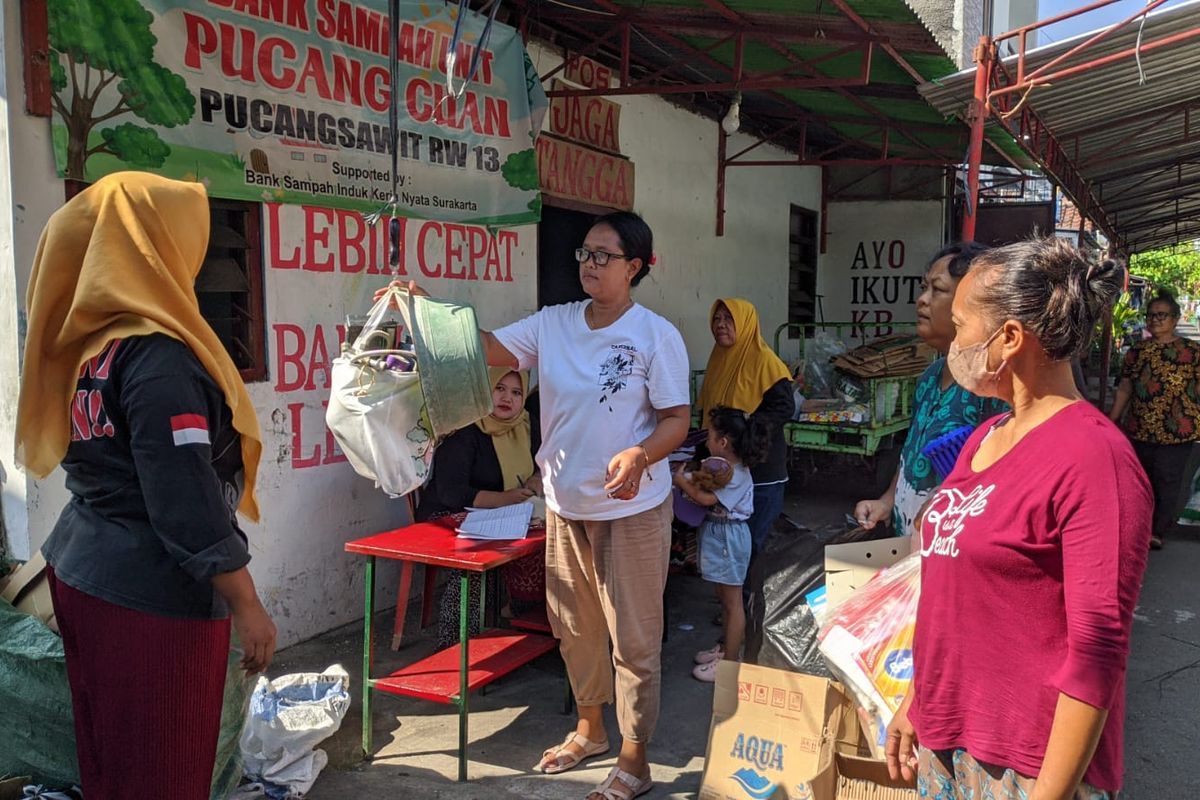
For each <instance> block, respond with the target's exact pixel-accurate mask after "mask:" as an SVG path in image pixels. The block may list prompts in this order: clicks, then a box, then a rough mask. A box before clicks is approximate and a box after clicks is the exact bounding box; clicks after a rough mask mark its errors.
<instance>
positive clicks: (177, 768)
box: [17, 172, 275, 800]
mask: <svg viewBox="0 0 1200 800" xmlns="http://www.w3.org/2000/svg"><path fill="white" fill-rule="evenodd" d="M208 227H209V211H208V198H207V196H206V193H205V191H204V187H203V186H201V185H200V184H197V183H182V182H179V181H172V180H167V179H165V178H159V177H156V176H154V175H149V174H146V173H138V172H121V173H116V174H113V175H109V176H108V177H105V178H102V179H101V180H99V181H97V182H96V183H95V185H93V186H92V187H90V188H88V189H86V190H85V191H83V192H82V193H80V194H79V195H77V196H76V197H75V198H73V199H72V200H71V201H70V202H68V203H67V204H66V205H65V206H63V207H62V208H61V209H59V210H58V211H57V212H56V213H55V214H54V216H52V217H51V218H50V221H49V223H47V225H46V229H45V231H44V232H43V233H42V240H41V243H40V245H39V246H38V253H37V259H36V261H35V263H34V267H33V275H32V277H31V279H30V284H29V295H28V298H27V303H28V308H29V333H28V336H27V338H26V343H25V360H24V368H23V371H22V384H21V397H20V405H19V408H18V413H17V455H18V458H19V459H20V461H21V463H22V464H24V465H25V467H26V469H28V470H29V471H30V472H31V473H33V474H34V475H37V476H38V477H44V476H45V475H47V474H48V473H49V472H50V471H51V470H53V469H54V468H55V467H57V466H60V465H61V466H62V468H63V471H64V472H66V476H67V481H66V482H67V488H68V489H69V490H70V491H71V499H70V501H69V502H68V504H67V506H66V508H65V509H63V512H62V515H61V516H60V517H59V520H58V523H57V524H56V525H55V527H54V530H53V531H52V532H51V534H50V538H49V539H48V540H47V541H46V543H45V545H44V546H43V547H42V553H43V555H45V557H46V561H47V562H48V564H49V569H48V573H47V574H48V576H49V580H50V589H51V596H52V599H53V602H54V610H55V614H56V616H57V620H58V625H59V628H60V631H61V633H62V639H63V647H64V650H65V651H66V660H67V678H68V680H69V682H70V685H71V701H72V705H73V707H74V712H75V735H76V750H77V753H78V756H79V770H80V776H81V779H82V786H83V793H84V796H85V797H87V798H89V800H126V798H130V797H137V796H140V795H142V794H144V793H145V791H146V787H148V786H163V787H168V788H165V789H164V790H163V792H162V793H165V794H167V795H169V796H170V797H172V798H175V800H207V799H208V797H209V792H210V787H211V783H212V771H213V762H214V760H215V758H216V750H217V738H218V733H219V728H220V719H221V705H222V697H223V694H224V689H225V674H226V661H227V659H228V655H229V647H230V627H231V617H232V626H233V627H234V628H236V630H237V633H238V636H239V638H240V640H241V645H242V648H243V649H244V651H245V658H244V659H243V662H242V663H243V666H244V667H245V668H246V670H247V671H248V672H258V671H261V670H263V669H265V668H266V666H267V664H268V663H270V661H271V657H272V655H273V654H274V651H275V626H274V625H273V624H272V622H271V619H270V617H268V616H267V612H266V611H265V610H264V609H263V606H262V603H261V602H259V599H258V595H257V593H256V592H255V588H254V582H253V580H252V579H251V577H250V573H249V571H248V570H247V569H246V564H247V562H248V561H249V560H250V553H249V550H248V548H247V545H246V538H245V535H244V534H243V533H242V531H241V530H240V529H239V528H238V524H237V517H236V512H237V510H238V508H239V498H240V507H241V510H242V512H243V513H245V514H246V515H247V516H248V517H250V518H251V519H257V518H258V507H257V505H256V503H255V500H254V478H255V474H256V470H257V466H258V459H259V454H260V452H261V449H262V447H261V444H260V438H259V432H258V424H257V422H256V420H255V416H254V408H253V406H252V405H251V403H250V398H249V396H248V395H247V394H246V388H245V386H244V385H243V384H242V381H241V378H240V377H239V375H238V371H237V368H236V367H235V366H234V364H233V362H232V360H231V359H230V357H229V354H228V353H227V352H226V351H225V348H224V346H223V345H222V344H221V341H220V340H219V339H218V338H217V336H216V334H215V333H214V332H213V330H212V328H210V327H209V325H208V323H207V322H206V321H205V320H204V318H203V317H202V316H201V314H200V307H199V304H198V302H197V300H196V293H195V289H194V286H193V284H194V283H195V280H196V275H197V274H198V273H199V271H200V267H201V265H202V264H203V263H204V256H205V252H206V250H207V247H208Z"/></svg>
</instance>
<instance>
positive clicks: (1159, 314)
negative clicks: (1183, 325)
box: [1146, 311, 1175, 322]
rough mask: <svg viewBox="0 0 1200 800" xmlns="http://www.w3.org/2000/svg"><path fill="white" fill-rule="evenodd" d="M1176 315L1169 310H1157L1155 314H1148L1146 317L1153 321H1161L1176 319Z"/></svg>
mask: <svg viewBox="0 0 1200 800" xmlns="http://www.w3.org/2000/svg"><path fill="white" fill-rule="evenodd" d="M1174 318H1175V315H1174V314H1172V313H1170V312H1169V311H1155V312H1154V313H1153V314H1147V315H1146V319H1148V320H1150V321H1151V322H1160V321H1162V320H1167V319H1174Z"/></svg>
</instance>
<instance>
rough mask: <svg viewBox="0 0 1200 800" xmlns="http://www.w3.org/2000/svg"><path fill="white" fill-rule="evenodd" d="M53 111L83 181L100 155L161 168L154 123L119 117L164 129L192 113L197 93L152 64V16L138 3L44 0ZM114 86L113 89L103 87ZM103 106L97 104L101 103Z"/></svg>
mask: <svg viewBox="0 0 1200 800" xmlns="http://www.w3.org/2000/svg"><path fill="white" fill-rule="evenodd" d="M48 11H49V22H50V48H51V50H52V51H53V53H52V58H51V60H50V70H51V75H50V77H51V84H52V86H53V89H54V110H55V112H56V113H57V114H58V115H59V116H60V117H61V118H62V120H63V122H64V124H65V125H66V128H67V136H68V138H67V174H66V177H67V178H70V179H73V180H84V179H85V178H84V172H85V168H86V166H87V160H88V158H90V157H91V156H93V155H96V154H97V153H108V154H110V155H113V156H116V157H117V158H119V159H121V160H122V161H124V162H125V163H126V164H128V165H130V166H133V167H159V166H162V164H163V163H164V161H165V160H166V157H167V155H168V154H169V153H170V147H169V146H168V145H167V144H166V143H165V142H163V140H162V139H161V138H159V136H158V133H156V132H155V130H154V129H153V128H149V127H145V126H141V125H137V124H135V123H133V122H123V123H121V124H119V125H115V126H111V127H107V128H104V129H102V130H100V136H101V140H100V141H98V142H94V143H93V142H92V141H91V139H92V132H93V131H95V130H96V129H97V128H98V127H99V126H100V125H103V124H104V123H106V122H108V121H109V120H113V119H117V118H119V117H123V116H126V115H132V116H134V117H138V118H140V119H141V120H143V121H145V122H148V123H150V124H151V125H158V126H161V127H166V128H173V127H175V126H176V125H182V124H184V123H186V122H187V121H188V120H190V119H191V118H192V116H193V115H194V114H195V113H196V97H195V95H193V94H192V93H191V91H189V90H188V87H187V84H186V83H185V81H184V79H183V77H182V76H180V75H177V74H175V73H174V72H171V71H170V70H169V69H167V68H165V67H163V66H161V65H159V64H157V63H155V61H154V45H155V44H157V42H158V39H157V38H156V37H155V36H154V34H153V33H152V32H151V31H150V23H151V22H152V21H153V19H154V17H153V15H152V14H151V13H150V12H149V11H147V10H146V9H145V8H143V7H142V5H141V4H140V3H138V2H137V0H49V3H48ZM114 84H115V89H116V92H115V95H116V96H115V102H114V97H113V95H114V92H112V91H107V92H106V90H108V89H109V88H110V87H113V86H114ZM102 103H103V104H104V105H103V106H101V104H102Z"/></svg>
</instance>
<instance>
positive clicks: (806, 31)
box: [518, 0, 1028, 166]
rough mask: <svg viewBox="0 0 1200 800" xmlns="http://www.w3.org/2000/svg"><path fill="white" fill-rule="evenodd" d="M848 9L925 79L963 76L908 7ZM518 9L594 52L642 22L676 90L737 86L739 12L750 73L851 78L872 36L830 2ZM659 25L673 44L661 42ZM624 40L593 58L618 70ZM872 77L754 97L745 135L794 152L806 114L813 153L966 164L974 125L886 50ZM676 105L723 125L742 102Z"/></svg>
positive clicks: (565, 2)
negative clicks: (859, 46) (939, 109)
mask: <svg viewBox="0 0 1200 800" xmlns="http://www.w3.org/2000/svg"><path fill="white" fill-rule="evenodd" d="M846 2H847V4H848V5H849V6H850V8H851V9H852V10H853V11H854V13H856V14H858V15H859V16H861V17H862V18H863V19H864V20H866V21H867V22H868V23H870V25H871V26H872V27H873V29H874V30H875V32H876V34H877V35H878V37H879V38H880V40H881V41H883V42H886V43H887V44H888V45H889V46H890V47H892V48H894V49H895V51H896V52H897V53H899V55H900V56H901V57H902V58H903V59H904V60H905V62H907V64H908V65H909V66H910V67H911V68H912V69H913V70H914V71H915V72H917V73H918V74H920V75H921V76H922V77H924V78H926V79H932V78H937V77H940V76H943V75H948V74H950V73H952V72H953V71H954V70H955V63H954V61H952V60H951V59H950V58H949V57H948V55H947V54H946V52H945V51H944V50H943V49H942V48H941V46H940V45H939V44H938V43H937V41H936V40H935V38H934V36H933V34H932V33H931V32H930V31H929V30H928V28H926V27H925V25H924V24H923V23H922V21H921V20H920V18H919V17H918V16H917V14H916V12H914V11H913V10H912V8H910V7H909V6H908V5H907V4H906V3H905V2H904V0H846ZM518 6H519V7H523V8H524V9H525V13H526V15H527V16H528V18H529V20H531V21H533V22H535V23H537V24H539V25H542V26H543V27H547V28H550V29H553V30H555V31H556V32H557V34H558V37H559V38H558V40H559V41H562V42H564V43H566V44H569V45H570V46H571V47H573V48H581V47H583V46H585V43H586V41H587V39H586V38H585V36H586V35H589V34H590V35H592V36H595V35H598V34H601V33H602V32H603V31H605V29H606V28H609V27H610V26H613V25H616V24H619V23H629V24H631V27H632V35H631V37H630V42H631V45H632V49H633V52H634V54H635V55H636V63H637V64H638V65H641V73H642V74H648V73H653V72H655V71H656V70H657V71H659V72H660V73H661V76H660V77H659V78H658V80H660V81H662V82H665V83H669V82H672V81H674V82H676V83H678V82H680V80H681V79H686V80H700V81H708V82H712V83H716V82H718V81H724V80H728V79H729V76H730V75H731V74H732V72H733V68H734V64H735V45H734V43H733V42H732V41H725V42H724V43H722V40H723V39H724V38H725V37H726V36H727V35H728V33H729V31H730V30H732V26H731V23H730V18H731V16H734V17H736V18H737V19H740V20H741V21H742V22H744V23H745V24H746V25H747V26H749V28H750V29H752V30H754V31H756V32H758V33H759V34H760V35H759V36H756V37H755V38H747V39H746V40H745V44H744V49H743V54H742V55H743V66H744V68H745V69H746V70H747V71H749V72H754V73H758V74H771V73H775V72H779V71H784V70H787V68H788V65H789V63H791V64H806V63H812V65H813V66H812V68H811V69H812V71H813V74H814V75H816V76H819V77H820V76H824V77H829V78H835V79H851V78H854V77H857V76H858V75H859V73H860V71H861V68H862V59H861V56H860V54H859V53H856V52H840V53H839V51H847V50H848V48H847V47H846V42H847V41H849V38H848V37H852V36H859V37H861V36H863V35H864V34H863V31H862V30H861V29H860V27H858V26H857V25H856V24H855V23H854V22H853V21H851V20H850V19H849V18H847V16H845V15H844V14H842V13H841V12H840V11H839V9H838V8H836V7H835V4H834V3H833V2H830V0H719V1H718V0H520V2H519V3H518ZM730 12H732V13H730ZM656 28H657V29H660V30H663V31H667V32H669V33H670V37H664V36H661V35H657V34H656V33H655V32H654V30H655V29H656ZM772 33H774V34H775V35H776V36H778V38H777V39H776V40H774V41H771V40H770V39H769V37H770V36H771V35H772ZM762 34H765V35H766V37H767V38H763V37H762V36H761V35H762ZM822 36H827V37H828V41H824V40H823V39H822V38H821V37H822ZM613 41H614V46H612V47H606V48H601V49H600V50H599V51H598V52H596V53H595V54H594V55H593V57H595V58H597V59H598V60H601V61H605V62H607V63H609V64H616V63H617V62H618V61H619V50H618V49H617V48H616V46H615V43H616V42H617V41H618V40H617V39H614V40H613ZM689 51H690V52H689ZM698 54H702V55H703V58H701V57H698ZM672 64H676V65H679V66H677V67H675V66H672ZM869 76H870V80H869V82H868V83H867V84H866V85H847V86H842V87H836V88H827V89H826V88H820V89H787V88H781V89H778V90H775V91H746V92H744V97H743V101H742V121H743V127H744V128H745V129H747V130H751V131H754V132H758V133H760V134H763V135H769V136H772V137H773V138H772V140H773V141H775V142H776V143H777V144H780V145H781V146H783V147H785V148H786V149H789V150H792V151H793V152H795V151H798V150H799V148H800V146H801V143H802V142H801V137H800V133H799V131H798V130H797V129H795V126H791V128H789V123H790V122H794V121H795V120H796V119H797V118H798V117H802V116H803V117H806V118H808V119H810V121H811V123H812V124H810V125H808V126H807V127H806V128H805V138H804V140H803V141H804V142H805V143H807V146H808V150H809V151H811V152H813V153H818V152H821V151H826V152H828V151H831V150H834V149H836V151H837V155H836V156H830V158H831V159H832V158H870V157H874V156H877V155H878V154H879V153H880V151H882V150H883V149H885V142H886V149H887V150H888V152H889V153H890V154H891V156H892V157H909V158H914V159H923V160H928V159H931V158H937V159H944V163H946V164H948V165H950V164H955V163H958V162H959V161H961V159H962V157H963V153H964V152H965V150H966V144H967V130H966V128H965V127H964V126H963V125H962V124H961V123H960V122H959V121H957V120H947V119H946V118H945V117H943V116H942V115H940V114H938V113H936V112H935V111H933V109H931V108H930V107H929V104H928V103H926V102H925V101H924V100H923V99H922V98H921V97H920V95H919V94H918V93H917V91H916V85H917V83H918V81H916V80H915V79H914V77H913V76H912V75H910V74H909V73H908V72H907V71H906V70H905V69H904V68H902V67H901V66H900V65H899V64H898V63H897V61H896V60H895V59H894V58H892V57H890V55H889V54H888V53H886V52H884V49H883V48H882V47H876V49H875V51H874V53H873V56H872V57H871V59H870V72H869ZM634 78H635V80H636V79H637V74H636V73H635V74H634ZM671 97H672V99H673V100H674V101H675V102H679V103H681V104H683V105H686V106H688V107H689V108H692V109H693V110H696V111H698V112H700V113H702V114H705V115H706V116H709V117H712V118H714V119H720V118H721V117H722V116H723V115H724V114H725V111H726V110H727V109H728V106H729V101H730V99H731V97H730V96H729V94H728V93H724V94H722V93H706V94H696V95H672V96H671ZM881 121H882V122H884V123H889V124H890V130H887V132H885V128H887V127H889V126H888V125H883V124H881ZM775 134H778V135H775ZM1004 150H1005V152H1006V153H1007V157H1006V158H1005V157H1002V156H1000V155H999V154H996V153H995V151H994V150H993V151H991V152H992V153H993V154H994V155H996V157H997V158H998V159H1000V160H1002V161H1005V162H1007V163H1016V164H1020V165H1022V166H1025V165H1028V162H1026V161H1024V159H1023V156H1022V154H1021V153H1020V149H1019V148H1017V147H1015V146H1013V145H1012V144H1011V142H1008V141H1004Z"/></svg>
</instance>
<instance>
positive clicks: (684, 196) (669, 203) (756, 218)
mask: <svg viewBox="0 0 1200 800" xmlns="http://www.w3.org/2000/svg"><path fill="white" fill-rule="evenodd" d="M529 55H530V58H531V59H533V63H534V65H535V66H536V67H537V70H538V73H539V74H541V75H544V74H546V73H547V72H549V71H550V70H551V69H553V68H554V67H555V66H557V65H558V64H559V63H561V61H562V59H561V56H560V55H559V53H557V52H556V51H553V50H550V49H549V48H546V47H540V46H538V45H537V44H531V45H530V47H529ZM611 99H612V100H613V101H614V102H616V103H618V104H619V105H620V106H621V152H622V153H623V154H624V155H626V156H628V157H629V158H630V159H631V160H632V161H633V163H634V166H635V168H636V171H637V190H636V195H635V197H634V210H635V211H637V212H638V213H640V214H642V215H643V216H644V217H645V219H646V221H647V222H648V223H649V224H650V227H651V228H652V229H653V230H654V244H655V251H656V254H657V256H658V263H657V264H656V265H655V267H654V268H653V269H652V270H651V271H650V275H649V276H647V278H646V279H645V280H644V281H643V282H642V284H641V286H640V287H638V289H637V292H636V297H637V300H638V302H640V303H642V304H643V305H645V306H647V307H649V308H651V309H653V310H654V311H656V312H658V313H660V314H662V315H663V316H664V317H666V318H667V319H669V320H671V322H673V323H675V325H676V326H677V327H678V328H679V330H680V332H681V333H682V334H683V338H684V341H686V342H687V346H688V354H689V356H690V357H691V361H692V367H693V368H695V369H700V368H703V367H704V364H705V362H706V361H707V360H708V354H709V351H710V350H711V348H712V334H711V333H710V331H709V325H708V310H709V307H710V306H711V304H712V301H713V300H715V299H716V298H718V297H730V296H734V297H743V298H745V299H747V300H750V301H751V302H753V303H754V304H755V305H756V306H757V307H758V312H759V318H760V320H761V322H762V328H763V331H764V333H765V335H766V336H767V339H768V341H770V338H771V334H772V332H773V331H774V330H775V327H776V326H778V325H779V324H780V323H782V322H786V321H787V285H788V223H789V207H790V205H791V204H793V203H794V204H796V205H799V206H803V207H804V208H807V209H810V210H812V211H819V210H820V208H821V171H820V169H818V168H815V167H782V168H766V167H738V168H730V169H728V170H727V171H726V179H725V209H726V212H725V235H724V236H723V237H719V238H718V237H717V236H716V235H715V230H716V227H715V226H716V218H717V217H716V215H717V210H716V209H717V206H716V191H717V123H716V122H715V121H712V120H708V119H704V118H701V117H698V116H696V115H695V114H691V113H689V112H687V111H685V110H683V109H681V108H679V107H677V106H674V105H671V104H670V103H668V102H666V101H664V100H662V99H660V98H657V97H650V96H641V95H639V96H627V97H614V98H611ZM752 141H753V140H751V139H749V138H747V137H745V136H742V135H735V136H733V137H731V138H730V141H729V146H728V152H730V153H736V152H738V151H739V150H741V149H742V148H744V147H746V146H748V145H749V144H751V143H752ZM749 157H751V158H754V159H761V160H770V159H786V158H794V157H795V156H794V154H789V153H786V152H785V151H783V150H780V149H779V148H776V147H772V146H763V147H760V148H758V149H756V150H755V151H753V153H751V154H750V156H749Z"/></svg>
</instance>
